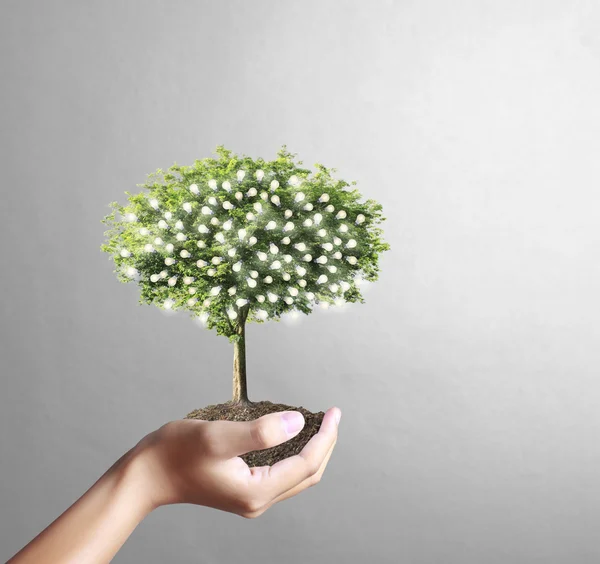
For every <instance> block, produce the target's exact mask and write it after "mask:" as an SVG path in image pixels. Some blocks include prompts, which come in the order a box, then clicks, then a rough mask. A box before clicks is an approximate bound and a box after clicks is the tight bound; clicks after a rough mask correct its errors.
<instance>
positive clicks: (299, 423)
mask: <svg viewBox="0 0 600 564" xmlns="http://www.w3.org/2000/svg"><path fill="white" fill-rule="evenodd" d="M281 422H282V423H283V429H284V431H285V432H286V434H288V435H295V434H296V433H297V432H298V431H299V430H300V429H302V427H304V417H303V416H302V413H300V412H298V411H286V412H284V413H282V414H281Z"/></svg>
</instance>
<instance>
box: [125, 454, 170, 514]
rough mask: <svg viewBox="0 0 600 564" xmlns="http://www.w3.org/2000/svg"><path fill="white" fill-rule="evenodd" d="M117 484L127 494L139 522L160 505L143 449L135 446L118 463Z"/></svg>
mask: <svg viewBox="0 0 600 564" xmlns="http://www.w3.org/2000/svg"><path fill="white" fill-rule="evenodd" d="M117 476H118V477H117V483H118V484H119V486H120V487H122V488H123V489H124V490H125V491H127V492H128V498H129V499H130V501H131V503H132V504H133V505H134V507H135V509H136V512H137V513H138V515H139V517H140V521H141V520H142V519H144V517H146V516H147V515H148V514H149V513H151V512H152V511H153V510H154V509H156V508H157V507H159V506H160V505H161V504H160V503H159V502H158V499H157V496H156V487H155V480H154V478H153V472H152V471H151V468H150V466H149V464H148V460H147V453H146V451H145V449H143V448H139V445H138V446H135V447H134V448H132V449H131V450H130V451H129V452H128V453H127V454H126V455H125V456H124V457H123V458H122V459H121V460H120V461H119V463H118V468H117Z"/></svg>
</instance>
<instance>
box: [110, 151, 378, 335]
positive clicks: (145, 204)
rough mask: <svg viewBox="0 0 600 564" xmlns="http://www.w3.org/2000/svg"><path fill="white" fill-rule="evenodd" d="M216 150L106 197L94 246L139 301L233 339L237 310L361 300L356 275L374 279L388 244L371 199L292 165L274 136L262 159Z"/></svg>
mask: <svg viewBox="0 0 600 564" xmlns="http://www.w3.org/2000/svg"><path fill="white" fill-rule="evenodd" d="M216 155H217V158H206V159H202V160H196V161H195V162H194V164H193V165H191V166H180V165H177V164H175V165H173V166H171V167H170V168H169V169H168V170H166V171H163V170H161V169H158V170H157V171H156V172H154V173H152V174H150V175H148V178H147V181H146V182H145V183H144V184H141V185H139V187H141V188H143V189H144V191H143V192H141V193H138V194H131V193H129V192H125V193H126V194H127V196H128V203H127V204H126V205H120V204H118V203H117V202H112V203H111V204H110V207H111V209H112V211H111V213H109V214H108V215H107V216H106V217H105V218H104V219H103V222H104V223H105V224H106V225H107V226H108V230H107V231H106V233H105V236H106V241H105V243H104V244H103V245H102V247H101V248H102V250H103V251H105V252H107V253H109V254H110V256H111V257H112V259H113V260H114V263H115V266H116V269H115V272H116V274H117V277H118V279H119V280H120V281H121V282H136V283H137V284H138V286H139V288H140V303H146V304H154V305H156V306H158V307H160V308H166V309H174V310H180V309H184V310H187V311H189V312H190V313H191V315H192V316H199V317H200V318H201V319H202V321H204V322H205V323H206V325H207V327H208V328H211V329H215V330H216V331H217V333H218V334H219V335H225V336H227V337H229V338H230V339H231V340H235V339H236V331H235V329H236V324H237V323H239V322H240V320H241V319H245V318H247V321H254V322H258V323H260V322H263V321H264V320H268V319H275V320H277V319H279V317H280V316H281V315H282V314H283V313H286V312H290V311H293V310H296V311H300V312H302V313H305V314H308V313H310V312H311V311H312V308H313V307H314V305H315V304H318V303H319V302H328V303H330V304H337V303H345V302H362V301H363V298H362V295H361V293H360V289H359V285H358V282H359V281H360V280H361V279H364V280H367V281H375V280H377V277H378V274H379V255H380V253H382V252H383V251H385V250H387V249H389V245H388V244H387V243H385V242H384V241H383V239H382V235H383V233H382V230H381V229H380V228H379V226H378V225H379V224H380V223H381V222H382V221H383V220H384V219H385V218H384V217H383V216H382V210H381V205H380V204H378V203H377V202H375V201H374V200H366V201H362V196H361V194H360V193H359V192H358V191H357V190H356V189H354V188H352V187H351V186H353V185H355V184H356V183H355V182H353V183H352V185H351V184H349V183H348V182H345V181H344V180H339V179H336V178H334V177H333V175H332V173H333V172H335V169H328V168H326V167H325V166H323V165H321V164H316V165H315V171H314V172H312V171H311V170H309V169H306V168H303V167H301V166H300V165H302V161H298V162H295V160H294V157H295V155H294V154H292V153H290V152H288V150H287V148H286V146H285V145H284V146H283V147H282V148H281V149H280V150H279V152H278V153H277V158H276V159H275V160H273V161H265V160H263V159H261V158H258V159H252V158H250V157H247V156H245V155H244V156H238V155H235V154H233V153H232V152H231V151H229V150H228V149H225V147H223V146H218V147H217V149H216ZM261 171H262V174H263V176H262V178H261ZM224 206H225V207H224ZM240 230H244V231H245V232H244V231H240ZM201 231H202V232H201Z"/></svg>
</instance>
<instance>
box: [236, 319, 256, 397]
mask: <svg viewBox="0 0 600 564" xmlns="http://www.w3.org/2000/svg"><path fill="white" fill-rule="evenodd" d="M246 315H247V314H246V312H245V311H244V312H242V311H240V315H239V318H238V323H237V325H236V326H235V332H236V334H237V336H238V340H237V341H236V342H235V343H234V344H233V400H232V401H233V403H251V402H250V400H249V399H248V384H247V382H246Z"/></svg>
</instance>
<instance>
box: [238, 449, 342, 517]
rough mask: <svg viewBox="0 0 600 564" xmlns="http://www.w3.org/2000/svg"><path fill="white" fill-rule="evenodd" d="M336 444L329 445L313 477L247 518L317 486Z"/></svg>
mask: <svg viewBox="0 0 600 564" xmlns="http://www.w3.org/2000/svg"><path fill="white" fill-rule="evenodd" d="M336 442H337V440H336V441H334V443H333V444H332V445H331V448H330V449H329V452H328V453H327V456H326V457H325V460H323V463H322V464H321V467H320V468H319V471H318V472H317V473H316V474H315V475H314V476H311V477H310V478H306V479H305V480H304V481H302V482H300V483H299V484H298V485H297V486H294V487H293V488H291V489H289V490H288V491H287V492H284V493H282V494H281V495H279V496H277V497H276V498H275V499H273V500H271V501H270V502H269V503H267V504H266V505H265V506H263V507H261V508H260V509H259V510H258V511H256V512H255V513H253V514H250V515H249V516H250V517H254V516H258V515H261V514H263V513H264V512H265V511H267V510H268V509H270V508H271V507H272V506H273V505H275V504H276V503H279V502H280V501H284V500H286V499H289V498H290V497H294V496H295V495H298V494H299V493H300V492H303V491H304V490H306V489H308V488H310V487H311V486H314V485H316V484H318V483H319V482H320V481H321V477H322V476H323V473H324V472H325V468H326V467H327V464H328V463H329V459H330V458H331V455H332V453H333V449H334V448H335V445H336Z"/></svg>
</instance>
